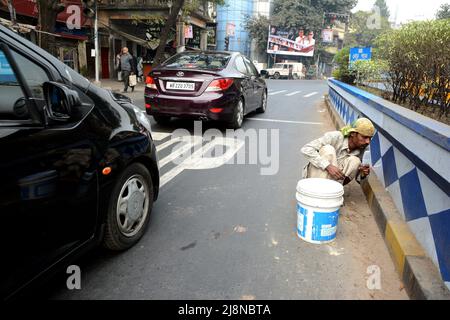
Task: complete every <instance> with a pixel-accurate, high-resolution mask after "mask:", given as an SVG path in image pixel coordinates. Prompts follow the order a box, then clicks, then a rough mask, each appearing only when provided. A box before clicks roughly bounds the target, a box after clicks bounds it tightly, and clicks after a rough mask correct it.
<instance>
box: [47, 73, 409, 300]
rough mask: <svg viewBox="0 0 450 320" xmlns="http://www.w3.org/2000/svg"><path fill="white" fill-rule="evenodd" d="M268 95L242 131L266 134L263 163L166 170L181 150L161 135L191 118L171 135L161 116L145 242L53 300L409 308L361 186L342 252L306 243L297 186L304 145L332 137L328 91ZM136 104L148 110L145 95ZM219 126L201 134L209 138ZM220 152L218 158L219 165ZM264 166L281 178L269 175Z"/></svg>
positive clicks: (321, 84)
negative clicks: (157, 180) (317, 302)
mask: <svg viewBox="0 0 450 320" xmlns="http://www.w3.org/2000/svg"><path fill="white" fill-rule="evenodd" d="M268 87H269V90H270V91H269V100H268V109H267V112H266V113H265V114H262V115H261V114H251V115H249V116H248V119H247V120H246V121H245V122H244V125H243V129H244V130H245V132H247V133H248V132H255V133H257V134H259V135H260V136H259V138H258V141H257V142H258V143H257V146H258V147H257V149H258V152H260V153H259V154H258V156H257V164H251V163H248V162H250V161H247V164H229V163H227V164H224V165H221V166H219V167H217V168H213V169H205V167H211V166H214V165H217V162H214V161H211V160H204V161H203V163H195V164H191V166H190V167H189V166H188V167H184V170H180V167H177V165H175V164H173V163H172V162H170V161H168V159H170V158H167V157H169V156H170V155H171V154H173V152H174V151H173V145H170V146H169V145H167V142H168V141H169V140H170V137H169V136H168V135H167V134H164V133H171V132H173V131H174V130H176V129H177V128H184V129H187V130H188V131H190V132H192V131H193V128H194V126H193V123H192V121H181V120H177V121H173V122H172V123H171V124H170V125H167V126H165V127H162V126H159V125H157V124H156V123H154V122H153V119H152V124H153V126H152V128H153V131H154V135H155V136H156V137H157V138H158V139H159V140H158V141H157V145H158V146H160V150H159V159H160V162H161V161H163V164H164V165H163V166H162V168H161V176H162V177H164V179H163V181H164V185H163V186H162V188H161V192H160V197H159V199H158V201H157V202H156V203H155V204H154V208H153V212H152V216H151V220H150V224H149V227H148V230H147V233H146V234H145V236H144V237H143V238H142V240H141V241H140V242H139V243H138V244H137V245H136V246H135V247H134V248H132V249H130V250H128V251H126V252H123V253H120V254H117V253H109V252H105V251H103V250H101V249H98V250H95V251H93V252H92V253H90V254H89V255H88V256H87V257H85V258H84V259H83V260H81V261H79V262H78V263H79V266H80V268H81V272H82V282H81V290H72V291H71V290H68V289H67V288H66V287H65V282H64V279H60V280H58V282H56V283H54V284H52V286H51V287H50V289H49V291H50V292H49V295H48V297H49V298H51V299H342V298H343V299H387V298H389V299H406V298H407V296H406V294H405V293H404V290H402V286H401V283H400V281H399V279H398V276H397V274H396V272H395V270H394V265H393V263H392V261H391V260H390V257H389V254H388V251H387V249H386V247H385V244H384V242H383V240H382V237H381V236H380V234H379V231H378V229H377V227H376V224H375V221H374V219H373V217H372V216H371V214H370V211H369V210H368V208H367V206H366V205H365V200H364V198H363V195H362V193H361V191H360V189H359V187H358V186H357V185H356V183H352V184H354V185H352V186H350V187H348V188H346V200H345V201H346V207H344V209H343V210H341V211H342V216H341V218H340V222H339V227H338V236H337V240H336V241H335V242H334V243H332V244H328V245H312V244H309V243H306V242H304V241H303V240H301V239H299V238H298V237H297V235H296V231H295V229H296V224H297V215H296V209H295V205H296V200H295V187H296V184H297V182H298V180H299V179H300V177H301V168H302V167H303V165H304V164H305V160H304V159H303V157H302V156H301V154H300V148H301V147H302V146H303V145H304V144H305V143H307V142H308V141H310V140H313V139H315V138H317V137H319V136H320V135H322V134H323V132H325V131H327V130H332V127H331V125H330V121H329V118H328V115H327V113H326V111H325V108H324V105H323V95H324V94H325V93H326V92H327V84H326V82H325V81H301V80H299V81H286V80H268ZM133 99H134V101H135V103H136V104H138V105H140V106H143V96H142V95H141V93H139V92H137V93H134V96H133ZM214 127H215V125H214V124H206V125H203V131H204V130H205V129H210V128H214ZM218 129H219V130H220V132H222V133H224V132H225V129H224V128H222V127H220V126H219V128H218ZM264 136H267V137H268V140H269V141H270V139H271V138H274V139H275V140H274V141H275V142H278V141H279V152H276V147H275V145H274V144H273V143H272V144H270V143H269V145H270V148H269V151H274V152H273V154H271V152H268V153H265V152H262V151H261V150H263V151H265V150H264V148H263V146H264V143H263V142H264V140H263V137H264ZM278 137H279V139H277V138H278ZM164 143H166V145H167V146H166V145H164ZM161 146H162V147H161ZM266 146H267V144H266ZM242 148H244V149H245V150H246V154H247V156H248V155H249V154H250V153H252V152H253V151H252V150H251V146H249V143H247V144H246V145H245V146H243V147H242ZM270 149H271V150H270ZM220 150H222V148H218V149H216V150H215V152H214V153H213V154H212V155H211V156H212V157H218V156H220V155H221V151H220ZM222 151H223V150H222ZM264 156H266V157H264ZM235 158H236V157H235ZM268 159H269V160H268ZM193 168H196V169H193ZM263 168H266V170H268V169H270V170H272V171H273V172H270V173H274V174H272V175H263V174H261V173H262V169H263ZM270 170H268V171H270ZM373 265H375V266H378V267H379V268H380V270H381V287H380V288H376V289H373V288H368V286H367V280H368V277H369V276H370V274H369V273H368V267H369V266H373Z"/></svg>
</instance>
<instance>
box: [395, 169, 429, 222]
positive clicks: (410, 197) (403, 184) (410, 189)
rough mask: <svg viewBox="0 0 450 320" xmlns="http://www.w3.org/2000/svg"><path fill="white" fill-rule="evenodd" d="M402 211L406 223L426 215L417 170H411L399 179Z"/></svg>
mask: <svg viewBox="0 0 450 320" xmlns="http://www.w3.org/2000/svg"><path fill="white" fill-rule="evenodd" d="M400 191H401V193H402V202H403V211H404V212H405V219H406V221H411V220H415V219H419V218H423V217H426V216H427V215H428V213H427V209H426V207H425V201H424V199H423V193H422V188H421V185H420V181H419V177H418V175H417V169H413V170H411V171H410V172H408V173H407V174H405V175H404V176H403V177H401V178H400Z"/></svg>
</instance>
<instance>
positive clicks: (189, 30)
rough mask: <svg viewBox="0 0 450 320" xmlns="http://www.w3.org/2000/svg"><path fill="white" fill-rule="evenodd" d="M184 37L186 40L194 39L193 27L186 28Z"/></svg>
mask: <svg viewBox="0 0 450 320" xmlns="http://www.w3.org/2000/svg"><path fill="white" fill-rule="evenodd" d="M184 37H185V38H186V39H192V38H193V37H194V32H193V30H192V26H191V25H189V26H184Z"/></svg>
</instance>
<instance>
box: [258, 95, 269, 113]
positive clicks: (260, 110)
mask: <svg viewBox="0 0 450 320" xmlns="http://www.w3.org/2000/svg"><path fill="white" fill-rule="evenodd" d="M266 109H267V91H265V90H264V93H263V95H262V98H261V105H260V107H259V108H258V109H256V112H258V113H264V112H266Z"/></svg>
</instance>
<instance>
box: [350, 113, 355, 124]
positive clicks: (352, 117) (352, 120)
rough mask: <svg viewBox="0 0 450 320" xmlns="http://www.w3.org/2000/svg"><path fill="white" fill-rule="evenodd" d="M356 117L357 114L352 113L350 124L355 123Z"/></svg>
mask: <svg viewBox="0 0 450 320" xmlns="http://www.w3.org/2000/svg"><path fill="white" fill-rule="evenodd" d="M355 120H356V117H355V112H352V115H351V116H350V123H353V122H355Z"/></svg>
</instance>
